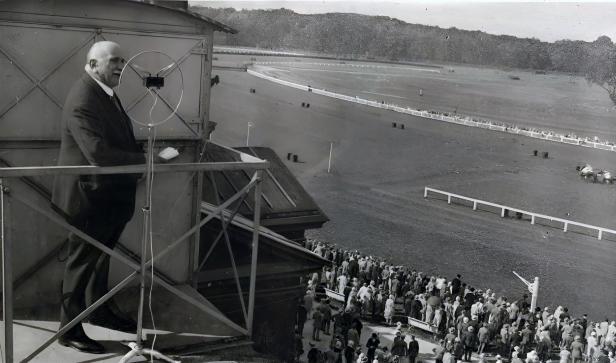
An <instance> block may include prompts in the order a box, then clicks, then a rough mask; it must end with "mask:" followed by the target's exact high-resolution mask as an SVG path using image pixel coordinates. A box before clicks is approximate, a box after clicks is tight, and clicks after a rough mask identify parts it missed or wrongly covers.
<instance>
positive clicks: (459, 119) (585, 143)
mask: <svg viewBox="0 0 616 363" xmlns="http://www.w3.org/2000/svg"><path fill="white" fill-rule="evenodd" d="M247 72H248V74H250V75H253V76H255V77H259V78H262V79H266V80H268V81H271V82H274V83H278V84H281V85H284V86H288V87H292V88H296V89H299V90H302V91H307V92H312V93H315V94H318V95H322V96H327V97H331V98H337V99H340V100H344V101H348V102H354V103H359V104H361V105H366V106H370V107H376V108H381V109H384V110H390V111H394V112H399V113H404V114H408V115H413V116H417V117H422V118H427V119H431V120H437V121H443V122H448V123H453V124H457V125H464V126H470V127H479V128H482V129H488V130H493V131H500V132H506V133H508V134H516V135H522V136H527V137H532V138H535V139H541V140H546V141H552V142H559V143H564V144H569V145H577V146H582V147H588V148H593V149H599V150H606V151H616V145H609V144H606V143H601V142H595V141H590V140H588V139H581V138H571V137H566V136H564V135H559V134H554V133H550V132H545V131H542V132H538V131H531V130H523V129H520V128H518V127H509V126H503V125H498V124H495V123H492V122H486V121H476V120H473V118H472V117H470V116H464V117H463V116H445V115H441V114H438V113H431V112H428V111H424V110H416V109H413V108H410V107H401V106H397V105H392V104H388V103H382V102H378V101H373V100H367V99H363V98H359V97H357V96H348V95H344V94H341V93H335V92H330V91H327V90H323V89H318V88H313V87H308V86H306V85H303V84H299V83H294V82H289V81H285V80H282V79H278V78H276V77H272V76H268V75H266V74H263V73H261V72H257V71H255V70H252V69H248V70H247Z"/></svg>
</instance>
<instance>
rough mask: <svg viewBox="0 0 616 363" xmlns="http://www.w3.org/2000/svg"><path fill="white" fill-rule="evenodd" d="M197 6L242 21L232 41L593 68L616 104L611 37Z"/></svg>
mask: <svg viewBox="0 0 616 363" xmlns="http://www.w3.org/2000/svg"><path fill="white" fill-rule="evenodd" d="M191 10H193V11H195V12H198V13H201V14H203V15H206V16H208V17H211V18H213V19H215V20H218V21H220V22H222V23H224V24H227V25H230V26H231V27H234V28H235V29H237V30H238V31H239V32H238V34H225V35H222V36H221V38H218V39H217V40H218V42H219V43H221V44H225V45H236V46H250V47H259V48H267V49H270V48H271V49H301V50H305V51H314V52H322V53H327V54H330V55H333V56H339V57H345V58H377V59H388V60H406V61H432V62H451V63H466V64H474V65H483V66H494V67H507V68H529V69H536V70H543V71H558V72H566V73H575V74H581V75H585V76H586V77H587V79H589V80H590V81H593V82H595V83H597V84H599V85H601V86H603V87H604V88H606V90H608V92H609V94H610V97H611V98H612V100H613V101H614V102H615V103H616V89H615V86H616V46H615V45H614V43H613V42H612V41H611V40H610V38H609V37H607V36H601V37H599V38H597V40H595V41H594V42H584V41H578V40H559V41H556V42H554V43H548V42H542V41H540V40H538V39H535V38H530V39H529V38H516V37H513V36H508V35H492V34H487V33H484V32H480V31H467V30H460V29H456V28H449V29H443V28H439V27H435V26H425V25H418V24H408V23H405V22H403V21H400V20H397V19H394V18H390V17H383V16H367V15H359V14H343V13H329V14H315V15H302V14H297V13H295V12H293V11H291V10H287V9H277V10H241V11H237V10H235V9H233V8H226V9H213V8H205V7H193V8H192V9H191Z"/></svg>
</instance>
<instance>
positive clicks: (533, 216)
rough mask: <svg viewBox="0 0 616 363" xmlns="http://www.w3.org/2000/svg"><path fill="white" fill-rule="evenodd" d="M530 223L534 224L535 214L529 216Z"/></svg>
mask: <svg viewBox="0 0 616 363" xmlns="http://www.w3.org/2000/svg"><path fill="white" fill-rule="evenodd" d="M530 224H535V215H534V214H533V215H531V216H530Z"/></svg>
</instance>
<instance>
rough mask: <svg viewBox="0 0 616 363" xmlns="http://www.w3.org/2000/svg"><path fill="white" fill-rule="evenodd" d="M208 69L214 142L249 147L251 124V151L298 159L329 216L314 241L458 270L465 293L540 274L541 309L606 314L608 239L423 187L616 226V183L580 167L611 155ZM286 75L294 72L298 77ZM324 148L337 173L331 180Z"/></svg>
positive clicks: (611, 304)
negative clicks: (510, 215) (429, 195)
mask: <svg viewBox="0 0 616 363" xmlns="http://www.w3.org/2000/svg"><path fill="white" fill-rule="evenodd" d="M308 72H311V74H313V73H317V72H314V71H308ZM216 73H218V74H220V76H221V83H220V84H219V85H217V86H215V87H214V89H213V92H212V100H211V106H212V113H211V115H212V116H211V117H212V119H213V120H214V121H217V122H219V125H218V128H217V131H216V133H215V134H214V136H213V137H214V140H215V141H217V142H221V143H224V144H227V145H231V146H234V145H243V144H244V142H245V138H246V123H247V122H248V121H251V122H253V123H254V125H255V126H254V127H252V128H251V135H250V137H251V144H253V145H263V146H269V147H272V148H273V149H274V150H276V151H277V153H278V154H279V155H280V156H281V157H285V156H286V153H287V152H292V153H295V154H298V155H299V157H300V160H301V161H302V163H290V162H289V163H288V165H289V167H290V168H291V170H292V171H293V172H294V174H295V175H297V176H298V177H299V179H300V181H301V182H302V184H303V185H304V186H305V187H306V188H307V189H308V191H309V192H311V194H312V195H313V196H314V198H315V199H316V200H317V202H318V203H319V205H320V206H321V207H322V208H323V209H324V211H325V212H326V213H327V214H328V216H329V217H330V218H331V221H330V222H328V223H327V224H326V225H325V227H324V228H323V229H322V230H319V231H314V232H313V235H316V236H318V237H321V238H323V239H325V240H328V241H332V242H335V243H338V244H340V245H343V246H345V247H348V248H358V249H360V250H361V251H364V252H367V253H372V254H377V255H383V256H386V257H389V258H391V259H392V260H393V261H395V262H397V263H406V264H410V265H412V266H416V267H417V268H418V269H420V270H424V271H434V272H436V271H440V272H442V273H443V274H445V275H447V276H448V277H451V276H452V275H454V274H455V273H457V272H460V273H462V274H463V275H464V277H465V278H466V279H467V280H468V281H469V282H470V283H471V284H473V285H475V286H478V287H491V288H493V289H495V290H497V292H500V293H504V292H515V293H517V294H521V293H522V291H523V288H522V286H521V284H520V283H519V282H518V281H517V279H516V278H515V277H514V276H513V275H512V274H511V270H516V271H517V272H519V273H521V274H523V275H525V276H527V277H529V278H530V277H532V276H534V275H537V276H539V277H540V278H541V285H542V286H541V292H540V299H539V304H540V305H545V304H554V303H558V302H561V303H564V304H566V305H568V306H569V308H570V309H571V310H572V311H573V312H574V313H576V314H579V313H582V312H588V313H589V314H590V315H591V317H595V318H602V317H603V315H605V314H607V315H609V316H613V313H614V311H616V302H615V301H616V299H615V297H616V293H615V292H614V288H613V286H616V265H615V264H614V261H615V258H616V248H615V247H616V242H614V241H606V240H604V241H598V240H597V239H596V238H592V237H589V236H585V235H580V234H577V233H571V232H570V233H563V232H562V231H558V230H556V229H552V228H548V227H544V226H538V225H535V226H531V225H530V224H528V222H524V221H518V220H514V219H501V218H500V217H498V216H497V215H494V214H490V213H486V212H473V211H472V210H470V209H469V208H467V207H461V206H450V205H447V204H446V203H444V202H442V201H438V200H432V199H428V200H425V199H423V187H424V186H426V185H427V186H432V187H435V188H439V189H443V190H447V191H451V192H454V193H458V194H462V195H467V196H471V197H476V198H480V199H484V200H488V201H493V202H497V203H502V204H507V205H511V206H513V207H519V208H523V209H527V210H531V211H534V212H539V213H545V214H548V215H554V216H559V217H563V218H568V219H572V220H576V221H580V222H586V223H590V224H595V225H599V226H603V227H609V228H614V227H616V223H615V221H614V220H613V219H614V217H613V216H614V213H613V208H614V207H613V206H614V205H615V202H616V186H609V185H595V184H588V183H585V182H583V181H581V180H580V179H579V177H577V175H576V172H575V169H574V168H575V166H576V165H578V164H580V163H584V162H590V163H591V164H593V165H594V166H597V167H601V166H603V167H606V168H607V167H610V166H613V165H616V155H614V153H611V152H605V151H598V150H592V149H585V148H579V147H575V146H570V145H563V144H556V143H548V142H543V141H540V140H535V139H529V138H526V137H515V136H513V135H504V134H501V133H495V132H491V131H488V130H483V129H476V128H469V127H464V126H456V125H450V124H443V123H440V122H435V121H430V120H425V119H421V118H417V117H412V116H408V115H401V114H397V113H393V112H390V111H385V110H378V109H374V108H370V107H365V106H360V105H356V104H350V103H346V102H344V101H340V100H335V99H330V98H326V97H323V96H318V95H314V94H311V93H308V92H302V91H299V90H295V89H290V88H288V87H284V86H280V85H277V84H273V83H271V82H268V81H265V80H262V79H258V78H254V77H251V76H249V75H247V74H246V73H240V72H228V71H220V72H216ZM282 73H285V74H287V75H292V76H293V77H295V73H296V70H290V69H289V72H282ZM419 73H421V74H422V77H423V76H425V77H430V75H432V74H433V73H430V72H419ZM455 74H459V71H458V70H457V68H456V73H455ZM516 74H521V73H520V72H517V73H516ZM350 76H351V78H349V79H347V78H346V77H349V75H348V74H346V73H345V74H340V75H337V76H336V78H337V81H336V82H339V83H340V85H341V87H342V86H344V87H348V89H360V90H363V91H369V92H374V93H382V94H389V95H394V96H397V97H403V96H402V95H400V93H399V92H393V91H389V90H387V89H384V88H382V87H381V88H379V87H376V86H375V87H368V85H373V84H374V83H375V82H374V80H373V79H372V78H369V77H368V78H365V79H364V82H363V83H357V82H360V81H361V77H354V75H350ZM285 77H287V76H285ZM548 77H549V76H548ZM522 78H524V77H522ZM285 79H287V78H285ZM347 80H348V84H347ZM425 82H428V80H426V81H425ZM435 82H436V81H435ZM511 82H514V81H511ZM478 83H481V82H479V81H478ZM311 85H313V86H315V87H316V86H318V84H316V83H314V84H312V83H311ZM494 87H496V86H494ZM585 87H586V86H585ZM250 88H255V89H256V93H255V94H252V93H250V92H249V89H250ZM325 88H328V87H325ZM501 88H502V85H501ZM328 89H331V90H338V89H335V88H333V87H331V88H328ZM482 92H483V91H482ZM499 92H500V91H499ZM503 92H505V93H506V92H508V91H506V90H505V91H503ZM550 92H551V91H550ZM493 93H494V94H495V95H498V94H499V93H498V92H497V91H493ZM546 93H548V92H546ZM522 96H523V95H521V96H520V97H521V98H523V97H522ZM383 97H385V96H383ZM424 97H425V96H424ZM476 97H479V98H481V97H480V96H476ZM495 97H496V96H495ZM584 97H587V96H586V95H585V96H584ZM588 97H589V96H588ZM443 98H444V99H445V100H447V99H449V98H451V99H453V96H451V97H450V96H444V97H443ZM605 98H607V96H605ZM425 99H426V98H424V100H425ZM439 100H440V99H439ZM301 102H309V103H310V108H302V107H301V106H300V104H301ZM476 102H479V101H476ZM481 102H484V101H481ZM595 102H597V101H596V100H595ZM396 103H399V102H396ZM400 104H401V103H400ZM504 105H507V103H504ZM503 107H504V106H503ZM516 107H517V106H515V105H514V106H513V107H512V108H513V109H516ZM420 108H421V107H420ZM425 108H428V107H425ZM493 108H494V109H495V111H492V112H500V113H503V114H512V113H513V111H510V110H502V109H501V107H500V104H496V105H493ZM432 109H438V108H436V107H432ZM486 118H488V117H486ZM546 119H547V118H546ZM392 121H395V122H398V123H400V122H402V123H404V124H405V125H406V128H405V130H400V129H394V128H392V127H391V122H392ZM545 122H546V124H548V125H554V124H555V123H557V122H560V121H554V120H551V121H545ZM568 122H571V121H568ZM518 124H522V123H521V122H520V123H518ZM599 129H600V127H597V130H599ZM593 130H594V129H593ZM615 138H616V137H615ZM330 141H333V142H334V160H333V172H332V173H331V174H327V173H326V168H327V156H328V152H329V143H330ZM535 149H537V150H539V151H549V153H550V158H549V159H542V158H538V157H533V156H532V155H531V154H532V150H535ZM612 169H613V168H612ZM567 214H568V215H567ZM510 295H511V294H510ZM512 297H517V296H512Z"/></svg>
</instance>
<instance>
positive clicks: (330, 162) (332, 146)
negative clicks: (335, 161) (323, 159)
mask: <svg viewBox="0 0 616 363" xmlns="http://www.w3.org/2000/svg"><path fill="white" fill-rule="evenodd" d="M333 150H334V143H333V142H330V143H329V161H328V162H327V172H328V173H329V172H330V171H331V169H332V152H333Z"/></svg>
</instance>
